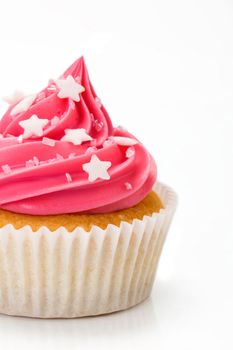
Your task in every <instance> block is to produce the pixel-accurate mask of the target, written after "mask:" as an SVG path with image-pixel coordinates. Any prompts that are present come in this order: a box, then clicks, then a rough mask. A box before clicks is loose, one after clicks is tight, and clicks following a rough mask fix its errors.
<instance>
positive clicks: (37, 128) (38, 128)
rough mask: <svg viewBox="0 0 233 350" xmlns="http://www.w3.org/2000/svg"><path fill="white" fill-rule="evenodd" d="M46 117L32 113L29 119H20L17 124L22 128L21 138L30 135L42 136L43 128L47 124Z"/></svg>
mask: <svg viewBox="0 0 233 350" xmlns="http://www.w3.org/2000/svg"><path fill="white" fill-rule="evenodd" d="M48 122H49V120H48V119H40V118H38V117H37V115H35V114H33V115H32V116H31V117H30V118H29V119H26V120H22V121H21V122H19V125H20V126H21V127H22V128H23V129H24V133H23V138H24V139H27V138H29V137H31V136H43V129H44V127H45V126H46V125H47V124H48Z"/></svg>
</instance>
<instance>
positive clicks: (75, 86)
mask: <svg viewBox="0 0 233 350" xmlns="http://www.w3.org/2000/svg"><path fill="white" fill-rule="evenodd" d="M55 83H56V85H57V87H58V89H59V92H58V94H57V96H58V97H59V98H71V99H72V100H74V101H76V102H79V101H80V96H79V94H81V93H82V92H83V91H85V88H84V87H83V86H82V85H81V84H79V83H77V82H76V81H75V79H74V78H73V77H72V76H71V75H68V77H67V78H65V79H57V80H56V81H55Z"/></svg>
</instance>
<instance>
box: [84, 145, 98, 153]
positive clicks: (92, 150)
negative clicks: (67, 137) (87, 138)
mask: <svg viewBox="0 0 233 350" xmlns="http://www.w3.org/2000/svg"><path fill="white" fill-rule="evenodd" d="M96 151H97V148H96V147H95V146H92V147H88V148H87V149H86V152H85V154H90V153H95V152H96Z"/></svg>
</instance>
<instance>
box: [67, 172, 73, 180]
mask: <svg viewBox="0 0 233 350" xmlns="http://www.w3.org/2000/svg"><path fill="white" fill-rule="evenodd" d="M66 180H67V182H72V181H73V180H72V177H71V175H70V173H66Z"/></svg>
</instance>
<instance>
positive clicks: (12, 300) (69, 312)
mask: <svg viewBox="0 0 233 350" xmlns="http://www.w3.org/2000/svg"><path fill="white" fill-rule="evenodd" d="M0 133H1V138H0V313H5V314H9V315H20V316H31V317H41V318H57V317H62V318H71V317H81V316H90V315H98V314H105V313H111V312H114V311H118V310H123V309H127V308H129V307H132V306H134V305H136V304H138V303H140V302H142V301H143V300H144V299H146V298H147V297H148V296H149V295H150V292H151V289H152V285H153V281H154V276H155V272H156V268H157V265H158V261H159V257H160V253H161V250H162V247H163V243H164V240H165V237H166V234H167V231H168V228H169V225H170V223H171V220H172V217H173V214H174V211H175V208H176V195H175V194H174V192H173V190H172V189H170V188H169V187H167V186H166V185H163V184H161V183H159V182H157V168H156V164H155V161H154V159H153V157H152V156H151V154H150V153H149V152H148V151H147V150H146V148H145V147H144V146H143V145H142V143H141V142H140V141H139V140H138V139H137V138H135V136H133V135H132V134H130V133H129V132H128V131H126V130H125V129H123V128H122V127H114V126H113V125H112V122H111V119H110V118H109V115H108V113H107V111H106V110H105V108H104V106H103V104H102V102H101V100H100V98H99V97H98V96H97V95H96V93H95V91H94V89H93V87H92V84H91V82H90V80H89V75H88V72H87V68H86V65H85V62H84V59H83V57H81V58H80V59H78V60H77V61H76V62H75V63H74V64H73V65H72V66H71V67H70V68H68V69H67V70H66V71H65V73H64V74H63V75H62V76H61V77H60V78H59V79H57V80H50V81H49V83H48V86H47V87H46V88H45V89H43V90H42V91H41V92H39V93H37V94H33V95H30V96H25V97H22V96H21V98H20V99H17V100H16V101H13V102H12V103H11V104H10V105H9V109H8V110H7V112H6V113H5V115H4V116H3V117H2V119H1V121H0Z"/></svg>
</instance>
